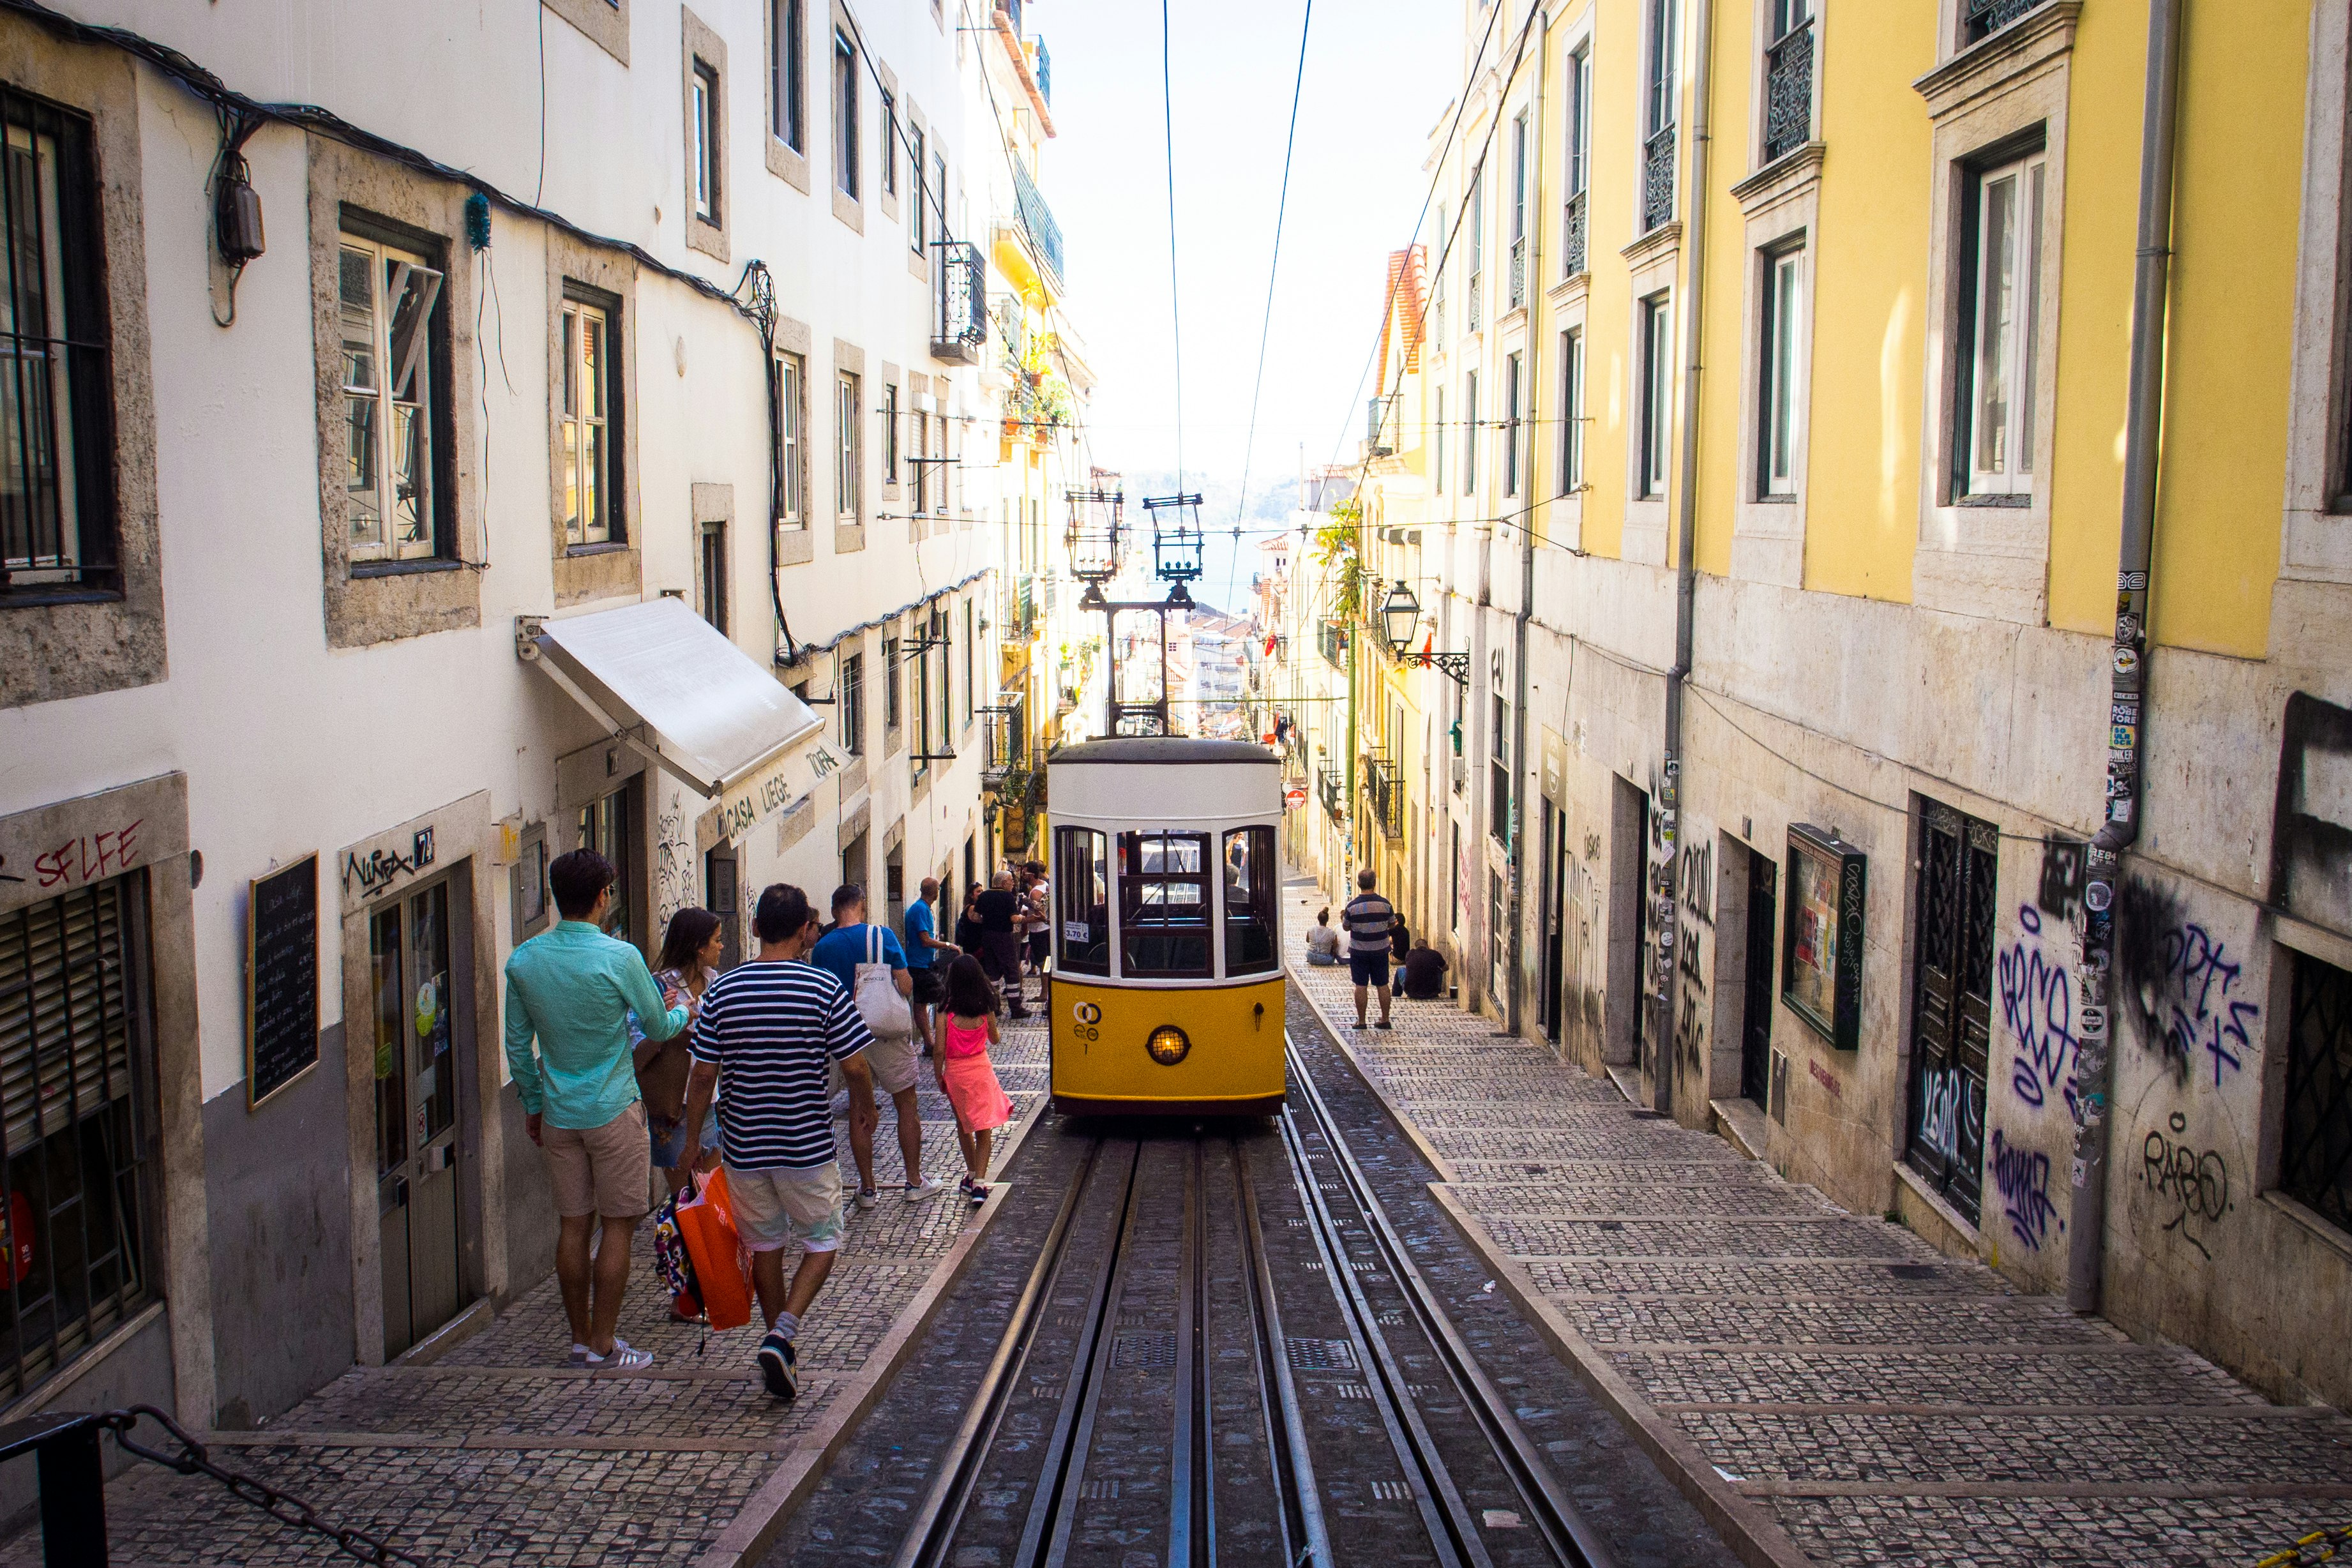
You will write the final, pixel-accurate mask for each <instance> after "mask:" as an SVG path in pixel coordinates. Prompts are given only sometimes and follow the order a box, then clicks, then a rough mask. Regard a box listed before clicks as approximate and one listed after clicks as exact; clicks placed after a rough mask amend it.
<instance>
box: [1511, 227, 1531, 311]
mask: <svg viewBox="0 0 2352 1568" xmlns="http://www.w3.org/2000/svg"><path fill="white" fill-rule="evenodd" d="M1527 303H1528V242H1527V238H1526V237H1525V236H1521V237H1519V238H1517V239H1515V240H1513V241H1511V309H1512V310H1525V309H1526V308H1527Z"/></svg>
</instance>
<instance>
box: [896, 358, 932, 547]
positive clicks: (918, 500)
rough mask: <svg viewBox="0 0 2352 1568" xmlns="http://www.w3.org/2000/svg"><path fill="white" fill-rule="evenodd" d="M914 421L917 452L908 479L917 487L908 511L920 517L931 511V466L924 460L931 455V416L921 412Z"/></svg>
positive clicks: (910, 466)
mask: <svg viewBox="0 0 2352 1568" xmlns="http://www.w3.org/2000/svg"><path fill="white" fill-rule="evenodd" d="M891 390H892V392H893V394H894V395H895V394H896V392H897V390H898V389H897V388H895V387H893V388H892V389H891ZM914 421H915V452H914V456H913V457H912V458H908V462H907V467H908V469H909V470H911V471H910V472H909V474H908V479H910V480H911V482H912V483H913V485H914V487H915V504H914V505H912V506H910V507H908V509H907V510H908V511H910V512H912V513H914V514H915V515H916V516H918V517H919V516H921V515H922V514H923V513H924V512H925V511H926V510H929V506H928V502H929V498H930V489H931V483H930V477H931V466H930V464H929V463H928V462H926V461H924V459H925V458H929V456H930V455H931V421H930V416H929V415H926V414H923V413H921V412H919V411H918V412H917V413H916V415H915V416H914Z"/></svg>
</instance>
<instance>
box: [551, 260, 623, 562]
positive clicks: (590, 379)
mask: <svg viewBox="0 0 2352 1568" xmlns="http://www.w3.org/2000/svg"><path fill="white" fill-rule="evenodd" d="M612 337H613V318H612V314H611V312H610V311H609V310H605V309H604V308H603V307H600V306H596V305H592V304H589V303H587V302H586V301H585V300H564V302H563V404H562V425H563V539H564V542H565V543H567V544H570V545H572V546H575V547H577V546H583V545H592V544H610V543H614V542H618V541H619V540H620V539H621V538H622V531H621V529H620V527H619V526H618V521H617V519H616V518H615V517H614V506H613V428H612V424H613V419H612V416H613V393H612V379H613V378H612V374H611V363H612Z"/></svg>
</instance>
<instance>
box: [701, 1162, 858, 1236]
mask: <svg viewBox="0 0 2352 1568" xmlns="http://www.w3.org/2000/svg"><path fill="white" fill-rule="evenodd" d="M727 1205H728V1208H729V1210H730V1212H731V1213H732V1214H733V1215H734V1216H735V1234H736V1235H737V1236H740V1237H742V1238H743V1245H744V1247H746V1248H748V1249H749V1250H751V1251H753V1252H778V1251H782V1249H783V1247H784V1245H785V1244H786V1243H787V1242H793V1241H797V1242H799V1243H800V1244H801V1250H802V1251H803V1252H832V1251H835V1250H836V1249H838V1248H839V1247H840V1246H841V1167H840V1166H839V1165H838V1164H836V1163H834V1162H833V1161H831V1160H827V1161H826V1162H825V1163H824V1164H822V1165H811V1166H809V1167H808V1168H807V1169H805V1170H797V1171H787V1170H772V1171H739V1170H737V1169H735V1167H734V1166H732V1165H730V1166H729V1167H727Z"/></svg>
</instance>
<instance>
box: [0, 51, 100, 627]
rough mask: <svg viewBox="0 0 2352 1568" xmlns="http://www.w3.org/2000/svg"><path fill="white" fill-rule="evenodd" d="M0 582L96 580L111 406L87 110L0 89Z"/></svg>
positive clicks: (47, 586)
mask: <svg viewBox="0 0 2352 1568" xmlns="http://www.w3.org/2000/svg"><path fill="white" fill-rule="evenodd" d="M0 124H5V130H6V138H7V142H6V148H7V153H6V161H5V178H0V226H5V230H6V243H7V247H8V276H7V279H6V280H5V289H6V294H5V299H6V304H7V310H8V313H7V317H6V319H5V321H0V354H5V356H6V360H7V380H6V381H5V383H0V590H16V591H19V592H35V593H38V592H45V591H46V592H48V593H56V592H58V591H61V590H62V591H71V590H75V589H102V590H110V589H114V588H116V587H118V586H120V578H119V576H118V574H117V562H116V556H115V515H114V479H113V474H114V462H113V449H114V430H113V405H112V400H111V397H110V393H109V383H110V374H109V371H108V364H107V359H108V355H107V349H106V342H107V333H108V328H107V319H106V268H105V251H104V245H103V241H102V239H101V237H100V230H99V216H98V204H97V201H96V195H97V171H96V168H95V166H94V165H93V163H92V160H91V156H90V138H89V121H87V120H86V119H84V118H83V117H81V116H80V115H77V114H73V113H69V112H68V111H67V110H62V109H59V108H58V107H56V106H55V105H53V104H48V103H44V102H42V101H41V100H37V99H32V98H26V97H23V96H21V95H19V94H17V93H15V92H11V91H9V90H7V89H5V87H0Z"/></svg>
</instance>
